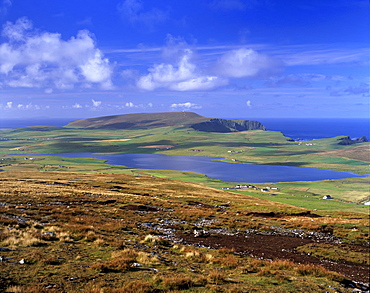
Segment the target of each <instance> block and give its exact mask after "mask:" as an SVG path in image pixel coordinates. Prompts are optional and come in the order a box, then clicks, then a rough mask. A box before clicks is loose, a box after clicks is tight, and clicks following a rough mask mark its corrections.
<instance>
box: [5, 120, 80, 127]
mask: <svg viewBox="0 0 370 293" xmlns="http://www.w3.org/2000/svg"><path fill="white" fill-rule="evenodd" d="M74 120H77V119H73V118H24V119H21V118H18V119H0V129H4V128H7V129H9V128H21V127H28V126H58V127H61V126H65V125H67V124H68V123H69V122H71V121H74Z"/></svg>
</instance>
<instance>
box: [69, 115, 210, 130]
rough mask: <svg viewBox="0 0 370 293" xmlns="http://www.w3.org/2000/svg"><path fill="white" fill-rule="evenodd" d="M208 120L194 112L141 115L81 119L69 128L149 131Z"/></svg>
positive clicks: (70, 124) (73, 122) (72, 123)
mask: <svg viewBox="0 0 370 293" xmlns="http://www.w3.org/2000/svg"><path fill="white" fill-rule="evenodd" d="M207 120H208V118H206V117H203V116H200V115H198V114H196V113H192V112H167V113H140V114H126V115H115V116H104V117H97V118H89V119H81V120H76V121H72V122H70V123H69V124H68V125H67V127H78V128H99V129H148V128H158V127H166V126H185V127H186V126H190V125H192V124H194V123H200V122H203V121H207Z"/></svg>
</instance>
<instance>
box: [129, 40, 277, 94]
mask: <svg viewBox="0 0 370 293" xmlns="http://www.w3.org/2000/svg"><path fill="white" fill-rule="evenodd" d="M183 45H184V44H182V46H181V49H179V48H176V45H173V44H172V45H171V47H166V48H164V50H163V51H164V54H165V55H166V56H168V55H172V56H176V58H173V59H174V60H175V61H173V62H167V63H160V64H156V65H154V66H152V67H151V68H149V69H148V71H149V73H148V74H147V75H144V76H141V77H140V78H139V79H138V81H137V84H136V85H137V87H138V88H139V89H142V90H147V91H153V90H155V89H158V88H164V89H169V90H173V91H196V90H200V91H202V90H212V89H214V88H218V87H221V86H225V85H228V84H229V80H230V78H256V77H262V78H263V77H268V76H271V75H274V74H277V73H279V72H280V69H281V67H282V63H281V62H280V61H279V60H277V59H274V58H272V57H269V56H267V55H265V54H260V53H258V52H256V51H254V50H252V49H246V48H241V49H238V50H230V51H227V52H226V53H224V54H223V55H222V56H221V57H220V58H219V59H218V60H217V61H215V62H214V63H213V64H208V65H207V66H206V67H203V68H202V67H201V66H199V65H198V64H197V62H196V59H195V58H194V55H195V53H194V51H193V49H190V48H185V49H184V48H183ZM174 51H176V52H174ZM168 52H171V54H168Z"/></svg>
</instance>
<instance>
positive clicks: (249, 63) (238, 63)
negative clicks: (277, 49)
mask: <svg viewBox="0 0 370 293" xmlns="http://www.w3.org/2000/svg"><path fill="white" fill-rule="evenodd" d="M281 65H282V64H281V62H280V61H279V60H277V59H274V58H271V57H270V56H268V55H265V54H261V53H258V52H256V51H254V50H252V49H246V48H241V49H238V50H232V51H229V52H227V53H225V54H224V55H223V56H221V57H220V58H219V60H218V61H217V63H216V66H215V71H216V72H217V73H218V74H220V75H223V76H226V77H234V78H242V77H259V76H262V77H263V76H269V75H272V74H276V73H277V72H279V71H280V67H281Z"/></svg>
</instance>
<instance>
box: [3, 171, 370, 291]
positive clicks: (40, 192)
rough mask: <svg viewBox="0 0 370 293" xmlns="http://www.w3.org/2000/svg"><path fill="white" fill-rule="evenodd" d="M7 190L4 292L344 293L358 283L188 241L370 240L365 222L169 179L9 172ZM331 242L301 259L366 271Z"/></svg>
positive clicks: (307, 249)
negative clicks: (315, 236) (203, 234)
mask: <svg viewBox="0 0 370 293" xmlns="http://www.w3.org/2000/svg"><path fill="white" fill-rule="evenodd" d="M0 184H1V188H0V203H1V204H0V229H1V232H0V247H1V248H2V251H1V256H2V257H3V262H2V263H1V267H0V280H1V281H0V290H1V291H3V292H77V291H80V290H83V292H176V291H185V292H252V291H253V292H321V291H327V292H334V290H333V289H332V288H337V289H338V290H345V289H344V287H343V286H344V285H343V284H344V283H345V282H344V281H345V280H346V279H347V278H349V276H347V277H346V276H343V275H342V274H341V273H338V272H333V271H329V270H327V269H325V268H323V267H322V266H318V265H314V264H297V263H294V262H292V261H290V260H284V259H280V260H279V259H275V260H269V259H260V258H252V257H251V256H249V255H248V254H243V253H235V252H234V251H233V250H232V249H223V248H221V247H220V248H218V249H215V248H205V247H196V246H192V245H189V244H186V243H184V242H183V241H181V239H179V238H178V237H177V235H179V234H178V233H180V234H181V233H185V234H186V233H192V230H193V229H196V228H198V229H199V227H201V229H204V230H207V231H209V233H211V234H214V233H228V234H229V235H233V233H236V232H237V233H239V234H240V233H242V234H243V233H249V232H247V231H251V230H253V231H255V232H254V233H257V232H258V231H259V232H261V233H270V232H272V231H275V230H276V229H277V228H276V227H280V229H283V230H284V231H290V230H297V231H298V230H300V231H313V232H317V233H324V234H320V235H331V236H330V237H332V236H334V237H342V238H343V241H344V242H347V243H351V245H353V244H356V243H358V244H360V243H363V242H364V241H368V240H369V234H368V227H369V226H368V220H369V218H368V215H366V214H363V213H354V212H347V213H339V212H334V211H332V212H330V213H329V212H327V211H325V212H320V211H315V212H314V213H315V216H314V217H312V216H310V214H306V213H305V212H307V211H308V210H306V209H302V208H299V207H293V206H290V205H285V204H280V203H276V202H271V201H268V200H265V199H262V198H256V197H251V196H247V195H244V194H237V193H230V192H226V191H223V190H219V189H214V188H209V187H205V186H200V185H198V184H194V183H186V182H182V181H176V180H169V179H166V178H159V177H152V176H145V175H125V174H87V173H72V172H70V173H69V172H35V171H32V172H27V171H23V172H22V171H17V172H11V171H8V172H0ZM265 213H269V214H268V215H269V216H268V217H266V216H265ZM271 213H272V214H271ZM220 231H223V232H220ZM219 235H222V234H219ZM320 243H321V242H320ZM320 243H319V244H315V245H318V246H317V247H320V250H319V249H318V248H317V247H313V246H309V245H305V246H301V247H298V248H297V251H298V252H299V253H302V254H308V253H312V251H313V250H315V251H317V252H316V255H315V256H316V257H318V258H323V259H328V260H332V261H338V262H343V263H351V262H352V263H356V262H357V264H358V265H359V266H360V265H364V263H363V260H362V255H361V253H362V254H364V252H356V251H357V250H354V248H353V247H352V246H351V245H347V244H342V245H341V246H340V247H338V246H337V245H335V243H332V244H331V246H330V247H326V246H325V245H326V244H324V243H322V244H320ZM320 245H321V246H320ZM356 247H359V249H360V248H361V247H363V246H356ZM361 249H362V250H361V251H363V249H365V248H361ZM324 251H325V254H324V253H323V252H324ZM338 251H340V253H341V254H342V255H343V256H342V258H341V259H338V258H335V256H336V255H337V254H338ZM346 255H348V257H347V258H346ZM343 258H344V259H343ZM363 278H366V276H362V279H363Z"/></svg>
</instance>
